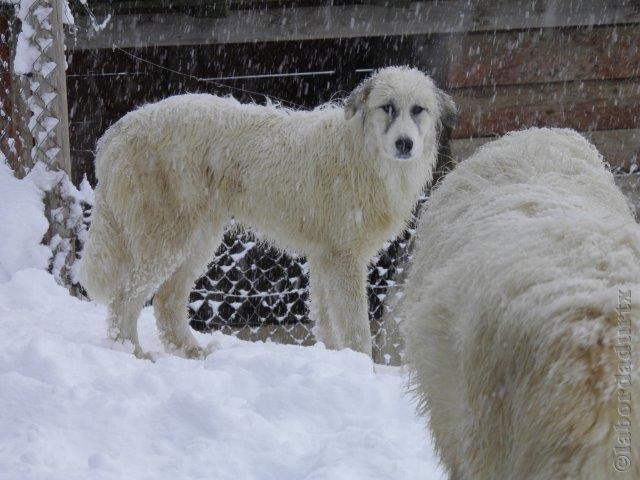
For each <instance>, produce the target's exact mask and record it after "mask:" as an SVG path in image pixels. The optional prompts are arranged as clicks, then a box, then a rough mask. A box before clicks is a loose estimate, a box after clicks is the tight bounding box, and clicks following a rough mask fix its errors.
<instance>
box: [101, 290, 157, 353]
mask: <svg viewBox="0 0 640 480" xmlns="http://www.w3.org/2000/svg"><path fill="white" fill-rule="evenodd" d="M147 295H148V291H146V290H145V289H141V288H133V287H132V286H131V285H130V284H129V285H127V284H125V285H123V286H122V287H118V288H116V290H115V291H114V293H113V296H112V298H111V301H110V302H109V307H108V308H109V316H108V328H109V337H110V338H111V339H113V340H114V341H116V342H122V343H125V342H127V341H129V342H131V344H132V345H133V354H134V355H135V356H136V357H138V358H149V357H147V355H146V354H145V353H144V351H143V350H142V347H141V346H140V340H139V339H138V316H140V312H141V311H142V307H143V306H144V302H145V300H146V298H147Z"/></svg>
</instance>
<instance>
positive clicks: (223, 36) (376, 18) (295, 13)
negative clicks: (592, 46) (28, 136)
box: [68, 0, 640, 49]
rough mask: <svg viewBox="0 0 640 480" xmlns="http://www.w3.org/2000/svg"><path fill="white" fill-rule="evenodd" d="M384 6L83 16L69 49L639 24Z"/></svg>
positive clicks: (566, 8) (542, 5) (634, 15)
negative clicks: (95, 26)
mask: <svg viewBox="0 0 640 480" xmlns="http://www.w3.org/2000/svg"><path fill="white" fill-rule="evenodd" d="M389 3H390V5H389V6H380V5H333V6H319V7H293V8H271V9H254V10H232V11H230V12H229V14H228V16H226V17H223V18H207V17H200V18H194V17H190V16H188V15H185V14H149V15H144V14H142V15H140V14H136V15H116V16H114V17H113V18H112V19H111V20H110V22H109V23H108V24H107V26H106V28H105V29H104V30H102V31H100V32H94V31H93V30H92V29H91V27H90V22H89V19H88V18H87V17H79V18H78V19H76V24H77V25H78V26H79V27H80V28H79V31H78V33H77V35H76V37H75V40H74V38H72V37H70V38H69V42H68V45H70V48H72V49H100V48H111V47H112V45H114V44H116V45H118V46H120V47H122V48H134V47H142V46H153V45H201V44H214V43H243V42H263V41H284V40H311V39H322V38H350V37H375V36H390V35H417V34H434V33H452V32H474V31H495V30H514V29H532V28H550V27H563V26H594V25H612V24H625V23H639V22H640V5H639V4H638V3H637V1H635V0H540V1H537V2H532V1H531V0H479V1H473V2H470V1H468V0H448V1H439V2H411V3H410V4H408V5H407V3H406V2H401V3H397V4H394V2H389Z"/></svg>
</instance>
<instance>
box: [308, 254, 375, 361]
mask: <svg viewBox="0 0 640 480" xmlns="http://www.w3.org/2000/svg"><path fill="white" fill-rule="evenodd" d="M317 262H318V263H319V265H317V266H316V268H315V274H316V276H317V277H318V278H316V279H315V280H312V286H313V285H314V283H315V285H316V286H320V288H321V292H320V294H319V295H318V294H316V295H314V296H315V300H316V301H319V302H322V303H324V305H319V308H318V310H320V311H322V309H324V313H325V315H324V316H318V317H317V319H316V322H317V323H316V326H317V327H316V331H317V333H318V335H319V336H320V338H319V339H320V340H322V341H324V342H325V344H326V345H327V347H329V348H345V347H346V348H351V349H352V350H355V351H358V352H362V353H366V354H367V355H369V356H370V355H371V331H370V329H369V312H368V308H367V296H366V278H367V266H366V262H365V261H360V260H358V259H356V258H354V257H353V256H351V255H349V254H344V253H337V252H332V253H327V254H326V255H323V256H322V257H320V258H319V259H317ZM311 274H312V275H313V274H314V269H313V267H312V268H311ZM313 300H314V298H313V297H312V301H313ZM323 337H325V338H326V340H325V338H323ZM327 340H329V342H327Z"/></svg>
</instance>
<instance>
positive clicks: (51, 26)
mask: <svg viewBox="0 0 640 480" xmlns="http://www.w3.org/2000/svg"><path fill="white" fill-rule="evenodd" d="M65 18H66V20H67V21H66V22H65ZM69 21H71V22H72V18H71V17H70V13H69V10H68V6H67V4H66V2H65V1H62V0H22V1H20V2H17V1H16V2H13V1H11V2H5V4H4V5H0V35H2V36H3V37H4V38H3V48H2V50H1V51H0V61H1V62H2V64H3V67H8V68H7V69H6V70H5V73H4V74H3V75H2V87H3V89H4V92H3V93H4V94H3V95H2V109H0V121H1V122H2V127H3V128H2V134H1V136H0V153H1V155H0V159H2V158H1V157H4V159H6V160H5V161H6V162H7V163H8V164H9V166H11V168H12V169H13V171H14V172H15V175H16V176H17V177H19V178H21V177H24V176H26V175H27V174H29V173H32V174H33V176H34V177H35V178H34V181H35V182H36V184H37V185H38V186H39V187H40V188H41V189H42V190H43V196H44V203H45V214H46V216H47V219H48V220H49V225H50V227H49V230H48V231H47V233H46V235H45V238H44V239H43V242H44V243H45V244H48V245H49V246H50V247H51V250H52V252H53V257H52V261H51V265H50V269H51V271H52V273H53V274H54V276H55V277H56V279H57V280H58V281H59V282H60V283H62V284H64V285H66V286H68V287H70V289H71V290H72V291H74V286H73V284H74V282H73V278H74V273H73V264H74V261H75V260H76V249H77V242H78V240H79V239H80V238H81V237H82V234H83V232H84V230H85V229H86V225H85V222H84V216H83V210H82V203H83V202H86V201H87V197H86V196H85V197H84V198H83V196H82V195H81V194H80V192H79V191H78V190H77V189H76V188H75V186H74V185H73V184H72V183H71V181H70V180H69V175H68V174H69V173H70V171H71V155H70V147H69V122H68V107H67V85H66V73H65V65H66V61H65V56H64V49H65V46H64V31H63V23H68V22H69Z"/></svg>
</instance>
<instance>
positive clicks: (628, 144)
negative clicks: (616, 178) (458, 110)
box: [451, 128, 640, 170]
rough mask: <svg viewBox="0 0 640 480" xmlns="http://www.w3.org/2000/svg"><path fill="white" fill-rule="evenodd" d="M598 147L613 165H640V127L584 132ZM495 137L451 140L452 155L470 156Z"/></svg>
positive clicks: (458, 156) (459, 158) (625, 167)
mask: <svg viewBox="0 0 640 480" xmlns="http://www.w3.org/2000/svg"><path fill="white" fill-rule="evenodd" d="M582 134H583V135H584V136H585V137H586V138H588V139H589V140H590V141H591V142H593V144H594V145H595V146H596V147H597V148H598V150H599V151H600V153H602V156H603V157H604V159H605V161H606V162H608V163H609V164H611V166H612V167H614V168H615V167H618V168H620V169H622V170H628V169H629V167H630V166H631V165H637V166H638V167H640V128H633V129H628V130H604V131H594V132H583V133H582ZM491 140H493V137H481V138H464V139H457V140H453V141H452V142H451V156H452V157H453V158H454V159H455V160H456V161H458V162H459V161H462V160H464V159H465V158H467V157H469V156H470V155H471V154H473V152H475V151H476V149H478V147H480V146H481V145H484V144H485V143H487V142H490V141H491Z"/></svg>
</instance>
